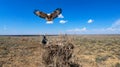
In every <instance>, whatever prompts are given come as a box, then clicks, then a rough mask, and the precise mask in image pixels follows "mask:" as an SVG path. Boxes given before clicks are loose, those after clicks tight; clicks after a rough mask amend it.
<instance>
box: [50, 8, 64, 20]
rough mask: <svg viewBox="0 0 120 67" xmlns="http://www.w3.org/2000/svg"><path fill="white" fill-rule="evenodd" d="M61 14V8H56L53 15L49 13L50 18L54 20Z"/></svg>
mask: <svg viewBox="0 0 120 67" xmlns="http://www.w3.org/2000/svg"><path fill="white" fill-rule="evenodd" d="M61 13H62V9H61V8H57V9H56V10H55V11H54V12H53V13H51V16H52V18H53V19H54V18H56V17H58V15H60V14H61Z"/></svg>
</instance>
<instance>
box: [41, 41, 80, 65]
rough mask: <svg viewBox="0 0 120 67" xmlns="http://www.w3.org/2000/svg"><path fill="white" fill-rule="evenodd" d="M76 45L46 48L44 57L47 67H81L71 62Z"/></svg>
mask: <svg viewBox="0 0 120 67" xmlns="http://www.w3.org/2000/svg"><path fill="white" fill-rule="evenodd" d="M73 49H74V45H73V44H71V43H68V44H66V45H49V46H45V52H44V53H43V55H42V58H43V63H44V65H45V66H46V67H80V66H79V64H76V63H73V62H71V61H70V59H71V58H72V55H73Z"/></svg>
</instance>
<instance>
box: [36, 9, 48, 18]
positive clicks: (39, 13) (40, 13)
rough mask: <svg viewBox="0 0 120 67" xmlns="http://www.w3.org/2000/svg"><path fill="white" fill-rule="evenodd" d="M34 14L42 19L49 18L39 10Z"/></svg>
mask: <svg viewBox="0 0 120 67" xmlns="http://www.w3.org/2000/svg"><path fill="white" fill-rule="evenodd" d="M34 14H35V15H37V16H39V17H41V18H44V19H45V18H46V17H47V14H46V13H43V12H41V11H39V10H35V11H34Z"/></svg>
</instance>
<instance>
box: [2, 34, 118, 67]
mask: <svg viewBox="0 0 120 67" xmlns="http://www.w3.org/2000/svg"><path fill="white" fill-rule="evenodd" d="M47 38H48V40H49V43H48V44H47V45H60V46H62V45H67V44H68V43H72V44H73V45H74V50H73V52H72V57H71V59H69V60H71V61H72V62H75V63H77V64H79V65H80V66H82V67H120V36H119V35H82V36H78V35H76V36H48V37H47ZM41 39H42V38H41V36H29V37H28V36H23V37H12V36H0V67H44V66H45V65H44V62H43V57H42V56H43V55H44V54H45V53H44V51H45V48H43V46H42V44H40V41H41ZM58 61H59V60H58Z"/></svg>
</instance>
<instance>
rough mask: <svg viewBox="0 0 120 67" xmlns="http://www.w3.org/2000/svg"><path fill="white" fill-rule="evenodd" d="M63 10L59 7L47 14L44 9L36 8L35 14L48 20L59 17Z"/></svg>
mask: <svg viewBox="0 0 120 67" xmlns="http://www.w3.org/2000/svg"><path fill="white" fill-rule="evenodd" d="M61 12H62V9H61V8H57V9H56V10H55V11H53V12H52V13H51V14H46V13H44V12H42V11H39V10H35V11H34V14H35V15H37V16H39V17H41V18H44V19H46V20H47V21H52V20H53V19H55V18H56V17H58V15H60V14H61Z"/></svg>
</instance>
